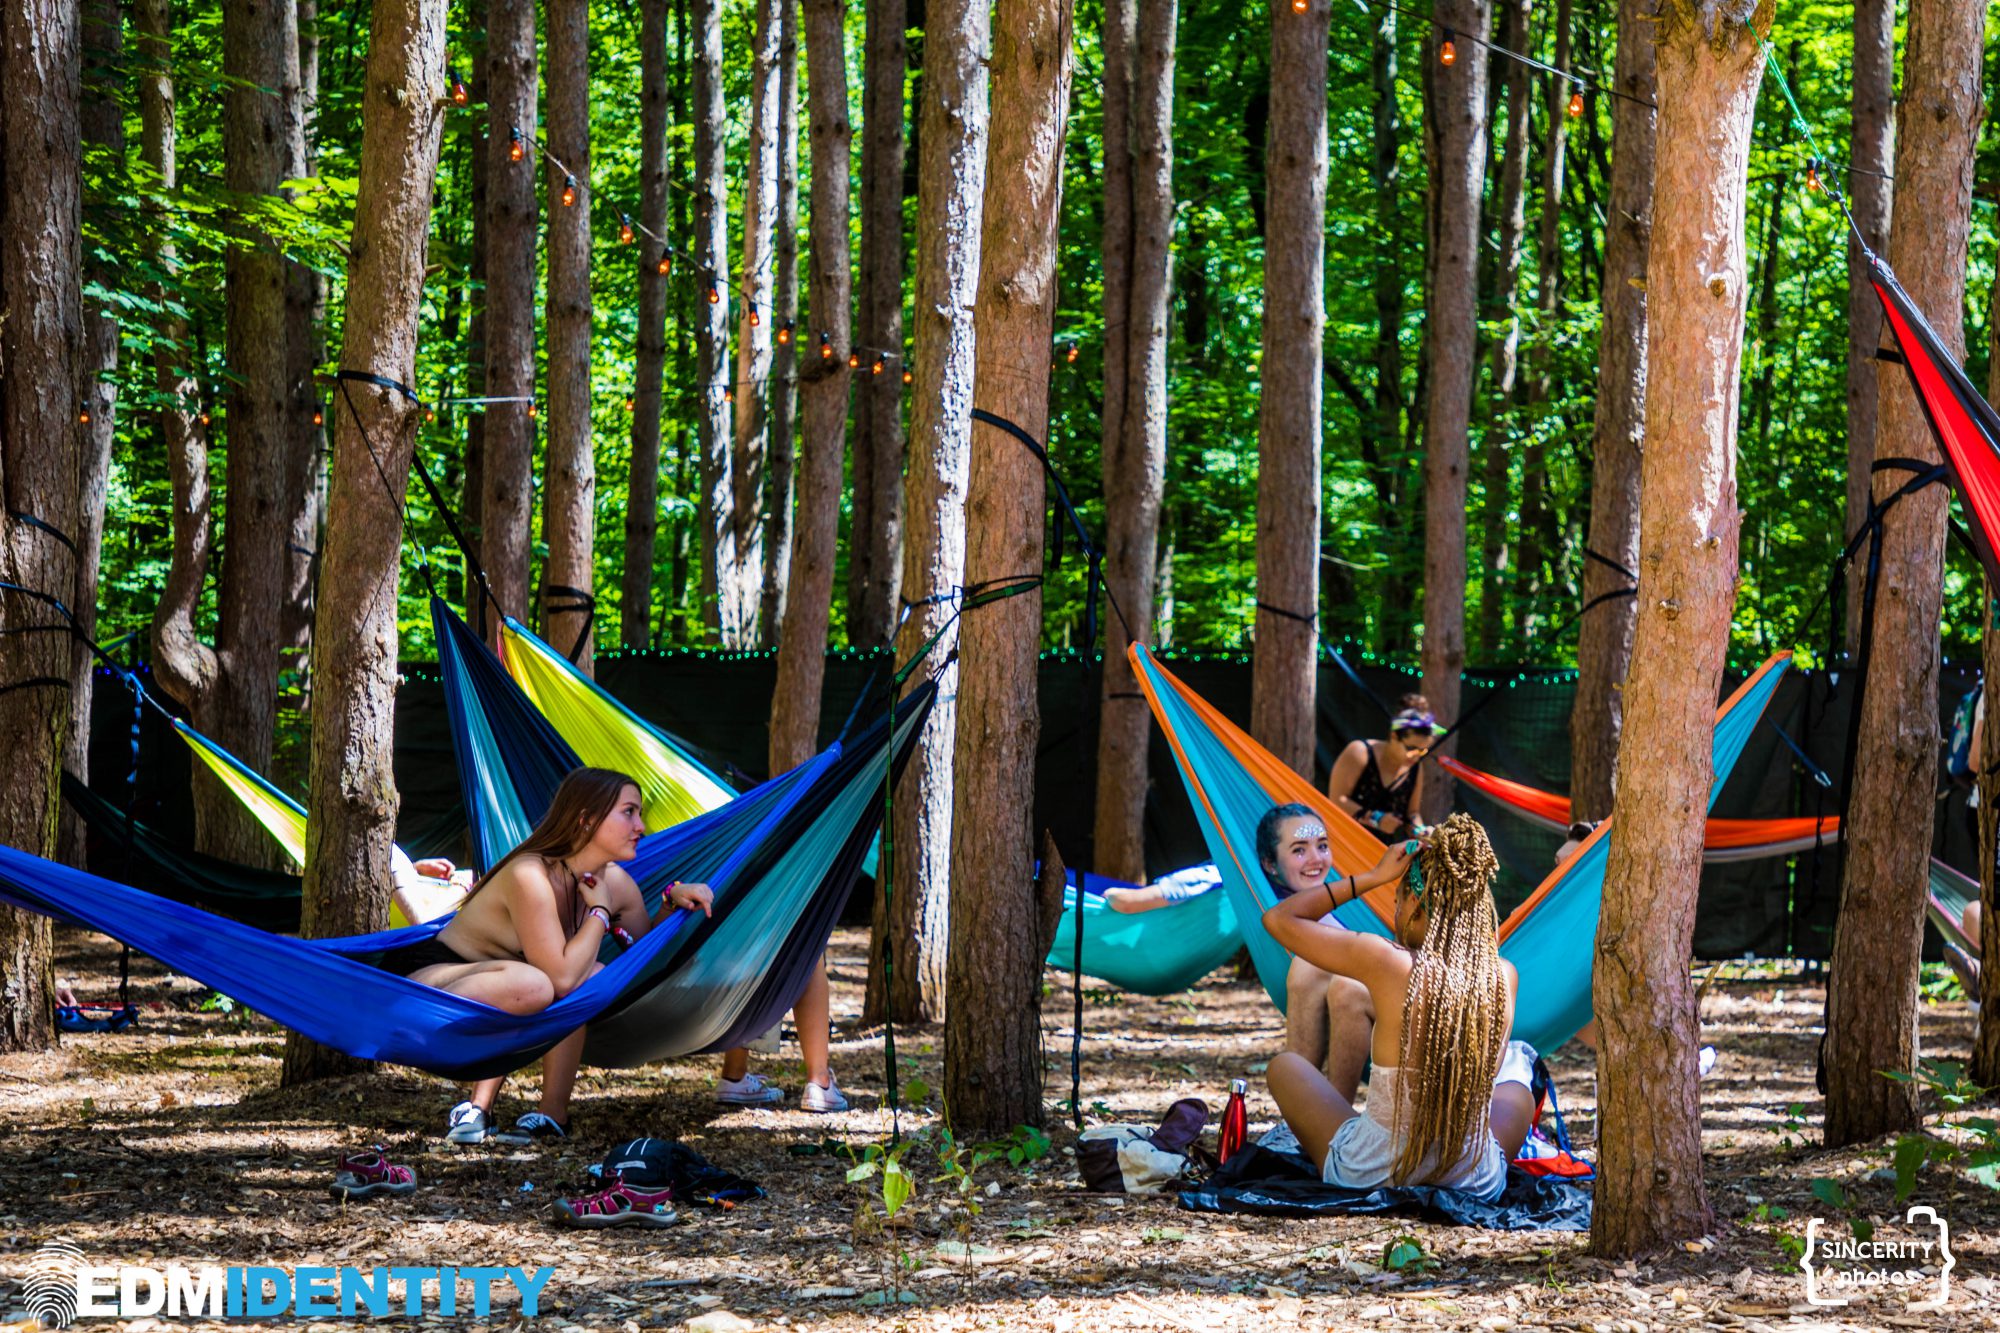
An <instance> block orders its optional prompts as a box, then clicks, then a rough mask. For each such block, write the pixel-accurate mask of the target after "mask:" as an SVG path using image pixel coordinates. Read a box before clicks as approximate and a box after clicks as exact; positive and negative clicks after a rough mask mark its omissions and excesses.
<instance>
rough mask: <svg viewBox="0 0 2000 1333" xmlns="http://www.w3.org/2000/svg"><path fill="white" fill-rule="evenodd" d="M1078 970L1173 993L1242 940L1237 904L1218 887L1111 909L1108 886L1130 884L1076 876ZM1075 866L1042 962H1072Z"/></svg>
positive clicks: (1123, 985)
mask: <svg viewBox="0 0 2000 1333" xmlns="http://www.w3.org/2000/svg"><path fill="white" fill-rule="evenodd" d="M1082 878H1083V885H1082V890H1083V974H1084V975H1085V976H1089V977H1098V978H1101V979H1102V980H1105V981H1108V982H1110V983H1111V984H1112V985H1114V986H1117V987H1119V988H1120V989H1122V990H1129V991H1137V992H1138V993H1139V994H1141V995H1173V994H1176V993H1177V992H1180V991H1184V990H1186V989H1187V988H1188V987H1190V986H1192V985H1194V984H1195V982H1197V981H1200V980H1201V979H1202V978H1203V977H1205V976H1207V975H1208V974H1209V973H1211V972H1213V971H1215V969H1216V968H1218V967H1221V966H1222V965H1223V964H1224V963H1227V962H1228V961H1229V960H1230V959H1231V958H1232V957H1234V956H1235V954H1236V951H1237V950H1238V949H1240V948H1242V947H1243V932H1242V930H1241V929H1240V928H1239V927H1238V926H1237V924H1236V909H1235V907H1234V906H1233V905H1232V904H1231V903H1230V901H1229V894H1228V893H1227V892H1226V891H1225V890H1223V889H1221V888H1213V889H1210V890H1208V891H1207V892H1206V893H1198V894H1196V895H1195V896H1194V897H1192V898H1188V899H1185V900H1183V901H1181V902H1177V903H1168V904H1167V905H1166V906H1165V907H1156V908H1154V909H1153V910H1152V911H1150V912H1114V911H1112V910H1111V908H1110V907H1109V906H1108V905H1107V904H1106V903H1105V901H1104V890H1105V889H1107V888H1136V887H1138V886H1137V885H1132V884H1127V883H1126V882H1125V881H1123V880H1117V879H1107V878H1105V877H1104V876H1102V875H1092V874H1089V873H1087V872H1086V873H1084V874H1083V876H1082ZM1077 892H1078V886H1077V872H1075V871H1071V872H1070V876H1069V887H1068V888H1066V889H1064V890H1063V912H1062V921H1061V923H1060V924H1058V925H1057V927H1056V942H1055V943H1054V944H1053V945H1051V946H1050V948H1049V952H1048V958H1047V963H1048V966H1050V967H1053V968H1056V969H1057V970H1059V971H1063V972H1067V971H1070V970H1071V968H1072V966H1073V965H1074V964H1075V961H1076V895H1077Z"/></svg>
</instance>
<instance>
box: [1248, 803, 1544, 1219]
mask: <svg viewBox="0 0 2000 1333" xmlns="http://www.w3.org/2000/svg"><path fill="white" fill-rule="evenodd" d="M1413 868H1414V873H1409V872H1412V871H1413ZM1498 869H1499V862H1498V861H1497V860H1496V859H1495V857H1494V855H1493V848H1492V845H1491V844H1490V843H1489V842H1488V841H1487V839H1486V831H1485V830H1484V829H1483V828H1481V827H1480V826H1479V824H1478V821H1476V820H1474V819H1473V818H1472V817H1471V816H1469V815H1463V814H1460V815H1453V816H1452V817H1451V818H1450V819H1449V820H1447V821H1446V822H1445V823H1444V824H1443V825H1441V826H1440V827H1438V828H1436V829H1434V830H1432V831H1431V834H1430V836H1429V838H1428V840H1426V841H1424V842H1421V843H1420V842H1419V841H1418V840H1417V839H1414V838H1412V839H1409V840H1406V841H1404V842H1399V843H1396V844H1394V845H1392V846H1391V847H1389V849H1388V850H1387V851H1386V852H1385V853H1384V854H1383V856H1382V859H1381V861H1380V862H1379V863H1378V864H1377V865H1376V867H1375V868H1374V869H1373V870H1371V871H1368V872H1366V873H1364V874H1360V875H1349V876H1343V877H1342V878H1341V879H1339V880H1329V881H1328V883H1327V887H1326V889H1325V890H1324V891H1323V892H1322V893H1320V894H1318V895H1312V894H1305V893H1298V894H1293V895H1292V896H1291V897H1289V898H1286V899H1284V900H1282V901H1280V902H1279V903H1278V905H1277V906H1275V907H1273V908H1272V909H1271V910H1270V911H1268V912H1266V913H1265V914H1264V926H1265V928H1266V929H1267V930H1269V931H1270V932H1271V934H1272V936H1273V937H1274V938H1276V939H1277V940H1278V942H1279V943H1280V944H1283V945H1284V946H1285V947H1286V948H1287V949H1290V950H1291V951H1292V952H1293V953H1294V954H1296V955H1298V956H1299V957H1301V958H1303V959H1305V960H1306V961H1308V962H1311V963H1313V964H1315V965H1317V966H1319V967H1322V968H1325V969H1326V970H1327V971H1329V972H1332V973H1335V974H1337V975H1340V976H1346V977H1352V978H1353V979H1354V980H1356V981H1358V982H1360V983H1361V986H1362V987H1364V988H1365V1003H1366V1004H1367V1006H1368V1008H1369V1014H1368V1017H1369V1018H1370V1019H1372V1033H1371V1037H1370V1055H1371V1058H1372V1060H1373V1064H1374V1072H1373V1074H1372V1076H1371V1077H1370V1079H1369V1085H1368V1102H1367V1105H1366V1106H1365V1107H1364V1108H1363V1109H1362V1110H1359V1111H1357V1110H1356V1109H1355V1106H1354V1100H1355V1094H1356V1092H1357V1089H1356V1088H1354V1087H1345V1088H1341V1087H1336V1086H1334V1084H1333V1083H1332V1082H1330V1081H1329V1080H1328V1079H1327V1077H1326V1076H1325V1075H1324V1074H1322V1073H1321V1072H1320V1071H1319V1070H1318V1069H1317V1068H1315V1067H1314V1066H1313V1064H1312V1063H1311V1062H1310V1061H1309V1060H1307V1059H1305V1058H1304V1057H1302V1056H1300V1055H1297V1054H1294V1053H1292V1052H1289V1051H1288V1052H1285V1053H1284V1054H1281V1055H1279V1056H1277V1057H1276V1058H1275V1059H1273V1060H1272V1061H1271V1067H1270V1070H1269V1072H1268V1074H1267V1078H1268V1080H1269V1083H1270V1088H1271V1096H1272V1097H1273V1098H1274V1099H1276V1101H1277V1103H1278V1109H1279V1111H1280V1112H1282V1113H1283V1115H1284V1117H1285V1120H1286V1122H1287V1123H1288V1124H1290V1125H1291V1127H1292V1131H1293V1132H1294V1133H1295V1134H1297V1135H1298V1138H1299V1143H1300V1145H1301V1146H1302V1147H1303V1148H1304V1149H1305V1151H1306V1153H1307V1154H1308V1155H1309V1156H1311V1157H1312V1159H1313V1160H1314V1161H1316V1162H1318V1163H1320V1169H1321V1174H1322V1175H1323V1176H1324V1177H1325V1179H1326V1180H1328V1181H1329V1182H1331V1183H1333V1184H1336V1185H1344V1186H1347V1187H1349V1188H1354V1189H1372V1188H1374V1187H1376V1186H1379V1185H1385V1184H1394V1185H1443V1186H1449V1187H1451V1188H1453V1189H1460V1190H1465V1191H1466V1192H1468V1193H1472V1194H1475V1195H1478V1196H1480V1197H1482V1198H1488V1199H1491V1198H1495V1197H1497V1196H1498V1195H1499V1193H1500V1191H1501V1189H1502V1188H1503V1187H1504V1186H1505V1184H1506V1179H1507V1163H1508V1161H1509V1160H1511V1159H1512V1158H1513V1156H1514V1154H1515V1153H1517V1152H1519V1151H1520V1148H1521V1141H1522V1140H1523V1139H1524V1138H1526V1137H1527V1133H1528V1127H1529V1124H1530V1122H1531V1121H1532V1119H1533V1115H1534V1103H1533V1100H1532V1098H1531V1096H1530V1094H1529V1091H1528V1081H1529V1078H1530V1076H1531V1075H1530V1069H1531V1068H1532V1065H1533V1062H1534V1055H1533V1052H1532V1051H1531V1050H1530V1049H1529V1048H1528V1047H1526V1046H1525V1045H1523V1044H1521V1043H1518V1042H1514V1043H1510V1042H1509V1041H1508V1040H1507V1034H1508V1032H1509V1030H1510V1029H1511V1028H1512V1026H1513V1022H1514V997H1515V994H1516V993H1517V992H1518V990H1519V988H1520V977H1519V975H1518V974H1517V973H1516V972H1515V970H1514V965H1513V964H1512V963H1509V962H1507V961H1506V960H1505V959H1503V958H1501V957H1500V947H1499V916H1498V913H1497V912H1496V910H1495V908H1494V903H1493V888H1492V884H1493V875H1494V873H1495V871H1497V870H1498ZM1397 881H1401V882H1400V884H1398V888H1397V893H1396V935H1397V938H1396V939H1394V940H1390V939H1386V938H1384V937H1382V936H1379V935H1371V934H1363V933H1360V932H1358V931H1352V930H1348V929H1346V928H1345V927H1342V926H1340V925H1338V924H1337V923H1335V922H1333V921H1331V920H1328V921H1324V922H1322V921H1321V920H1320V918H1321V917H1322V916H1326V915H1328V914H1329V913H1331V912H1332V910H1333V908H1334V907H1335V906H1336V905H1338V904H1339V903H1341V902H1345V901H1348V900H1349V899H1351V898H1354V897H1359V896H1360V895H1362V894H1364V893H1367V892H1369V891H1370V890H1371V889H1374V888H1376V887H1378V886H1380V885H1383V884H1389V883H1395V882H1397ZM1359 1063H1360V1062H1359V1061H1358V1060H1357V1061H1355V1062H1353V1065H1354V1068H1355V1069H1356V1071H1357V1074H1356V1078H1357V1081H1358V1070H1359Z"/></svg>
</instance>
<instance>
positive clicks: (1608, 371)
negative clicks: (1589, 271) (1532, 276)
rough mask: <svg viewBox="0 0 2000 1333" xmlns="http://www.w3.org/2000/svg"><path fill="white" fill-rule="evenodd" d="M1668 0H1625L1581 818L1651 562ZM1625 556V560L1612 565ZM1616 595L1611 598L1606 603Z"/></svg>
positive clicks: (1582, 709)
mask: <svg viewBox="0 0 2000 1333" xmlns="http://www.w3.org/2000/svg"><path fill="white" fill-rule="evenodd" d="M1659 16H1660V6H1659V0H1619V6H1618V56H1617V64H1616V66H1615V67H1614V68H1613V70H1612V76H1611V77H1612V86H1613V87H1614V88H1615V89H1616V90H1617V92H1618V93H1619V94H1620V96H1618V97H1616V98H1614V99H1613V100H1612V103H1611V107H1612V110H1611V197H1610V208H1609V212H1608V215H1607V216H1606V218H1605V224H1604V282H1603V285H1602V289H1601V292H1602V301H1603V307H1604V320H1603V330H1602V332H1601V333H1600V334H1599V335H1598V342H1597V415H1596V421H1595V424H1594V425H1593V427H1592V433H1591V445H1590V450H1591V454H1590V457H1591V471H1590V531H1589V536H1588V538H1587V540H1586V543H1585V544H1586V548H1587V550H1589V551H1594V552H1596V553H1597V555H1598V556H1600V557H1602V558H1601V559H1592V558H1591V557H1590V556H1588V555H1586V556H1585V557H1584V564H1583V605H1585V606H1587V607H1591V608H1592V609H1591V610H1590V611H1588V612H1587V613H1586V614H1585V615H1584V617H1583V619H1582V620H1580V621H1578V622H1577V639H1576V667H1577V681H1576V701H1575V703H1574V704H1573V705H1572V707H1571V710H1570V724H1569V733H1570V803H1571V810H1572V813H1574V814H1575V816H1576V817H1577V818H1578V819H1602V818H1603V817H1604V816H1606V815H1608V814H1610V813H1611V786H1612V774H1613V773H1614V772H1615V771H1616V767H1617V762H1618V745H1619V737H1620V736H1621V734H1622V733H1623V728H1624V718H1625V694H1624V684H1625V672H1626V670H1627V669H1628V668H1629V667H1630V665H1631V662H1632V633H1633V626H1634V625H1635V624H1636V623H1637V613H1638V602H1637V600H1636V599H1635V598H1633V597H1616V596H1613V595H1612V594H1614V593H1616V592H1617V591H1618V590H1619V589H1621V588H1625V587H1629V586H1630V585H1631V582H1632V580H1631V579H1630V578H1629V577H1628V576H1627V574H1626V573H1625V572H1623V571H1626V570H1632V571H1636V570H1637V569H1638V567H1639V445H1640V442H1641V441H1642V440H1643V439H1644V438H1645V433H1646V344H1647V334H1646V267H1647V263H1648V259H1649V256H1650V252H1651V246H1652V234H1653V167H1654V155H1655V149H1654V144H1655V134H1656V128H1655V120H1656V113H1655V112H1654V109H1653V107H1654V105H1655V104H1656V103H1657V102H1658V100H1659V99H1658V97H1657V96H1656V92H1657V83H1658V79H1657V75H1656V59H1655V55H1654V33H1655V30H1656V29H1657V28H1658V27H1659V22H1660V17H1659ZM1607 560H1609V561H1615V562H1616V564H1617V565H1618V566H1619V567H1620V568H1613V567H1612V565H1610V564H1607V563H1605V561H1607ZM1605 598H1608V599H1609V600H1600V599H1605Z"/></svg>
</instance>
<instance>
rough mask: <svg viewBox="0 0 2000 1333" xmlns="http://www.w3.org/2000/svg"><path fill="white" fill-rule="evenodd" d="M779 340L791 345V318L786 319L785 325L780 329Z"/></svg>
mask: <svg viewBox="0 0 2000 1333" xmlns="http://www.w3.org/2000/svg"><path fill="white" fill-rule="evenodd" d="M778 341H779V342H780V343H783V344H786V345H788V346H789V345H790V343H791V341H792V321H790V320H789V319H788V320H786V321H785V324H784V327H783V328H781V329H779V330H778Z"/></svg>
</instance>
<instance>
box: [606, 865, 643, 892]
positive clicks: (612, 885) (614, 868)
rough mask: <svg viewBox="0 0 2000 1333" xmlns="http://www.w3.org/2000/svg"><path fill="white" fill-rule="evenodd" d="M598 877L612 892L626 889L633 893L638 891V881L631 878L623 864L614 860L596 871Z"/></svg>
mask: <svg viewBox="0 0 2000 1333" xmlns="http://www.w3.org/2000/svg"><path fill="white" fill-rule="evenodd" d="M598 878H599V879H601V880H603V881H604V884H605V887H606V888H609V889H611V890H612V891H613V892H621V891H624V890H628V889H629V890H630V891H631V892H632V893H634V894H637V893H638V892H639V882H638V881H637V880H635V879H633V878H632V873H631V872H630V871H628V870H627V869H625V867H624V866H621V865H619V864H618V863H617V862H616V861H613V862H612V863H611V864H610V865H608V866H606V867H604V869H603V870H602V871H600V872H599V873H598Z"/></svg>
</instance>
